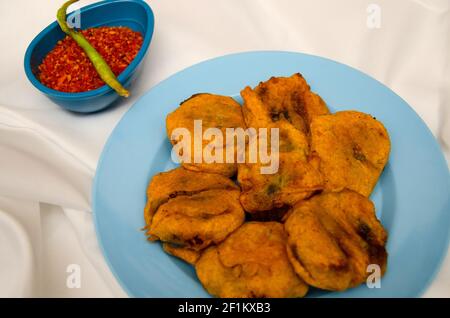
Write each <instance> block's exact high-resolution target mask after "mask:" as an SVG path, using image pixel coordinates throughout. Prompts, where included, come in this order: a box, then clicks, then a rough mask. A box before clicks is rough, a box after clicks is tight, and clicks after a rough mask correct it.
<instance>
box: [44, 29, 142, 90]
mask: <svg viewBox="0 0 450 318" xmlns="http://www.w3.org/2000/svg"><path fill="white" fill-rule="evenodd" d="M81 33H83V35H84V37H85V38H86V39H87V40H88V41H89V42H90V43H91V45H92V46H93V47H94V48H95V49H96V50H97V51H98V52H99V53H100V54H101V55H102V57H103V58H104V59H105V61H106V62H107V63H108V65H109V67H110V68H111V70H112V71H113V72H114V74H115V75H116V76H118V75H119V74H120V73H122V72H123V71H124V70H125V68H126V67H127V66H128V65H129V64H130V63H131V61H133V59H134V58H135V57H136V55H137V53H138V52H139V49H140V48H141V46H142V42H143V38H142V35H141V33H139V32H135V31H133V30H131V29H130V28H127V27H99V28H90V29H86V30H82V31H81ZM38 78H39V81H40V82H41V83H42V84H44V85H45V86H47V87H49V88H52V89H55V90H57V91H61V92H70V93H77V92H85V91H90V90H93V89H96V88H99V87H101V86H103V85H105V82H103V80H102V79H101V78H100V76H99V75H98V74H97V71H96V70H95V68H94V66H93V65H92V62H91V61H90V60H89V58H88V57H87V55H86V53H84V51H83V49H82V48H81V47H79V46H78V44H77V43H76V42H75V41H74V40H73V39H72V38H71V37H70V36H66V37H65V38H64V39H63V40H61V41H59V42H58V43H57V44H56V46H55V47H54V48H53V50H51V51H50V52H49V53H48V54H47V56H46V57H45V58H44V60H43V61H42V64H41V65H39V73H38Z"/></svg>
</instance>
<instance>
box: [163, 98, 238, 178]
mask: <svg viewBox="0 0 450 318" xmlns="http://www.w3.org/2000/svg"><path fill="white" fill-rule="evenodd" d="M195 120H202V128H203V131H205V130H207V129H208V128H218V129H220V130H221V131H222V134H223V135H224V136H225V132H226V128H243V129H245V124H244V119H243V117H242V108H241V106H240V105H239V104H238V103H237V102H236V101H235V100H234V99H233V98H231V97H228V96H220V95H213V94H196V95H193V96H192V97H191V98H189V99H188V100H186V101H184V102H183V103H181V105H180V107H178V108H177V109H176V110H175V111H174V112H172V113H170V114H169V115H168V116H167V119H166V129H167V135H168V137H169V139H170V140H171V142H172V144H173V145H175V144H177V142H179V141H180V140H172V139H171V138H172V132H173V131H174V130H175V129H176V128H186V129H188V131H189V132H190V133H191V136H192V137H191V148H190V149H188V150H190V153H189V155H187V157H188V158H190V163H187V162H184V163H182V165H183V167H185V168H186V169H189V170H193V171H203V172H209V173H218V174H222V175H225V176H229V177H231V176H233V175H235V174H236V171H237V166H236V163H235V162H236V161H234V163H226V151H225V140H224V150H223V158H222V163H218V162H212V163H207V162H201V163H195V162H194V137H193V136H194V121H195ZM210 142H211V141H209V140H202V150H204V149H205V146H207V145H208V143H210Z"/></svg>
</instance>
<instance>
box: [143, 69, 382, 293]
mask: <svg viewBox="0 0 450 318" xmlns="http://www.w3.org/2000/svg"><path fill="white" fill-rule="evenodd" d="M241 96H242V98H243V106H242V107H240V105H239V104H238V103H237V102H235V101H234V100H233V99H232V98H230V97H225V96H218V95H212V94H197V95H194V96H192V97H191V98H190V99H188V100H187V101H185V102H183V103H182V104H181V105H180V107H179V108H178V109H177V110H175V111H174V112H172V113H171V114H169V115H168V117H167V121H166V124H167V134H168V136H169V139H170V138H171V136H172V133H173V132H174V131H175V129H176V128H180V127H182V128H186V129H187V130H188V131H190V132H192V131H193V130H194V120H199V119H201V120H202V121H203V128H204V129H206V128H218V129H220V130H221V131H222V132H225V129H226V128H239V127H241V128H243V129H246V128H250V127H252V128H255V129H258V128H269V129H270V128H277V129H278V131H279V150H278V157H279V168H278V171H277V172H276V173H274V174H261V169H260V168H261V167H262V163H261V162H259V161H257V162H253V163H251V162H249V161H246V162H245V163H239V164H234V163H195V162H194V163H192V162H191V163H182V167H180V168H177V169H174V170H171V171H168V172H163V173H160V174H157V175H155V176H154V177H153V179H152V180H151V182H150V183H149V186H148V189H147V198H148V200H147V204H146V207H145V211H144V216H145V221H146V230H147V235H148V237H149V240H151V241H155V240H160V241H162V242H163V249H164V251H166V252H167V253H169V254H171V255H173V256H176V257H178V258H180V259H182V260H184V261H186V262H187V263H189V264H192V265H193V266H195V269H196V273H197V276H198V278H199V280H200V282H201V283H202V285H203V286H204V288H205V289H206V290H207V291H208V292H209V293H210V294H212V295H214V296H217V297H303V296H304V295H305V294H306V293H307V291H308V285H309V286H313V287H316V288H321V289H325V290H336V291H342V290H346V289H348V288H352V287H355V286H358V285H360V284H361V283H364V282H365V280H366V279H367V277H368V275H369V273H368V272H367V268H368V266H369V265H372V264H376V265H378V266H379V267H380V271H381V274H382V275H383V274H384V273H385V271H386V266H387V251H386V248H385V246H386V242H387V233H386V231H385V230H384V228H383V226H382V225H381V223H380V221H379V220H378V219H377V217H376V214H375V207H374V205H373V203H372V202H371V201H370V199H369V196H370V194H371V193H372V191H373V189H374V187H375V185H376V183H377V181H378V179H379V177H380V175H381V173H382V171H383V169H384V167H385V165H386V163H387V161H388V157H389V152H390V141H389V135H388V133H387V131H386V129H385V128H384V126H383V124H382V123H381V122H379V121H378V120H376V119H375V118H373V117H372V116H370V115H367V114H364V113H361V112H357V111H341V112H337V113H334V114H330V112H329V110H328V107H327V106H326V104H325V102H324V101H323V100H322V99H321V98H320V96H318V95H317V94H315V93H313V92H312V91H311V90H310V87H309V85H308V84H307V82H306V81H305V79H304V78H303V77H302V76H301V75H300V74H294V75H293V76H291V77H272V78H271V79H269V80H268V81H267V82H264V83H260V84H259V85H258V86H257V87H256V88H254V89H252V88H250V87H246V88H245V89H244V90H242V92H241ZM171 142H172V143H173V144H174V145H176V144H177V142H180V140H171ZM252 142H258V140H256V141H255V140H251V139H249V140H248V141H247V146H250V145H251V143H252ZM202 147H205V143H203V144H202ZM234 152H235V155H236V153H237V150H236V149H235V150H234ZM224 153H225V151H224ZM180 155H181V154H180ZM192 156H193V153H192V149H191V153H189V154H188V157H190V158H192ZM236 173H237V183H238V185H237V184H236V183H235V181H233V180H231V179H230V177H233V176H234V175H236ZM246 216H247V221H246V222H245V221H244V219H245V217H246Z"/></svg>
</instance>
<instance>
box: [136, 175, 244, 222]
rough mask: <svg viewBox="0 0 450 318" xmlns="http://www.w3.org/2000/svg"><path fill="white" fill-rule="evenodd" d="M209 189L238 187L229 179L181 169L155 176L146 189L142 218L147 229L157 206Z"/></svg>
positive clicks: (233, 188)
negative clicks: (145, 202) (181, 196)
mask: <svg viewBox="0 0 450 318" xmlns="http://www.w3.org/2000/svg"><path fill="white" fill-rule="evenodd" d="M211 189H230V190H237V189H239V187H238V186H237V185H236V184H235V183H234V182H233V181H231V180H230V179H228V178H226V177H224V176H221V175H217V174H212V173H198V172H192V171H189V170H186V169H184V168H182V167H179V168H176V169H173V170H170V171H167V172H161V173H158V174H156V175H155V176H154V177H153V178H152V180H151V181H150V183H149V185H148V188H147V204H146V206H145V209H144V218H145V223H146V225H147V228H149V227H150V226H151V223H152V219H153V215H154V214H155V212H156V210H157V209H158V208H159V206H160V205H161V204H163V203H166V202H167V201H168V200H169V199H171V198H175V197H177V196H179V195H192V194H195V193H199V192H202V191H205V190H211Z"/></svg>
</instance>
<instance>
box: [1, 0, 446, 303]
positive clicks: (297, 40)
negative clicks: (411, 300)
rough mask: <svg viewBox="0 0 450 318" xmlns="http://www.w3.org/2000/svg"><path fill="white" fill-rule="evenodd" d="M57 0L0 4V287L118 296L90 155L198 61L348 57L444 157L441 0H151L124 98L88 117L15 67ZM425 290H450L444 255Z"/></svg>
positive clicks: (8, 292)
mask: <svg viewBox="0 0 450 318" xmlns="http://www.w3.org/2000/svg"><path fill="white" fill-rule="evenodd" d="M61 2H62V0H61V1H54V0H45V1H44V0H40V1H35V0H15V1H13V2H10V1H1V2H0V43H1V45H2V50H1V51H2V53H1V58H0V70H1V72H0V255H2V257H1V258H0V296H12V297H24V296H25V297H30V296H40V297H43V296H48V297H125V296H126V294H125V293H124V292H123V291H122V289H121V288H120V286H119V285H118V283H117V282H116V280H115V279H114V277H113V276H112V274H111V272H110V270H109V269H108V267H107V265H106V263H105V261H104V259H103V256H102V254H101V252H100V250H99V248H98V245H97V241H96V237H95V231H94V229H93V223H92V214H91V198H90V191H91V182H92V178H93V176H94V174H95V169H96V165H97V161H98V158H99V156H100V153H101V150H102V147H103V145H104V144H105V142H106V140H107V137H108V136H109V134H110V133H111V131H112V129H113V128H114V126H115V124H116V123H117V122H118V120H119V119H120V118H121V117H122V115H123V114H124V113H125V112H126V111H127V109H128V108H129V107H130V106H131V105H132V104H133V103H134V102H135V101H136V99H137V98H139V96H141V95H142V94H143V93H144V92H145V91H147V90H149V89H150V88H151V87H152V86H154V85H155V84H156V83H158V82H160V81H161V80H163V79H165V78H167V77H168V76H170V75H171V74H173V73H175V72H177V71H179V70H181V69H183V68H185V67H188V66H190V65H192V64H194V63H197V62H200V61H203V60H205V59H209V58H212V57H217V56H221V55H224V54H228V53H235V52H242V51H250V50H288V51H298V52H304V53H309V54H315V55H320V56H324V57H327V58H330V59H333V60H336V61H339V62H342V63H345V64H348V65H350V66H353V67H355V68H357V69H359V70H361V71H363V72H365V73H367V74H369V75H371V76H372V77H374V78H376V79H377V80H379V81H381V82H382V83H384V84H385V85H387V86H388V87H390V88H391V89H392V90H394V91H395V92H396V93H397V94H399V95H400V96H402V97H403V98H404V99H405V100H406V101H407V102H408V103H409V104H410V105H411V106H412V107H413V108H414V109H415V111H416V112H417V113H418V114H419V115H420V116H421V117H422V119H423V120H424V121H425V122H426V123H427V125H428V126H429V128H430V129H431V131H432V132H433V134H434V136H435V137H436V138H437V139H438V141H439V142H440V144H441V146H442V149H443V151H444V152H445V155H446V157H447V160H449V158H450V150H449V149H450V148H449V147H450V109H449V107H450V76H449V75H448V74H449V71H450V69H449V56H450V10H449V2H448V1H447V0H396V1H392V0H377V1H375V0H370V1H368V0H341V1H335V0H315V1H307V0H215V1H210V0H189V1H186V0H164V1H163V0H154V1H148V3H149V4H150V5H151V7H152V9H153V11H154V13H155V17H156V27H155V34H154V37H153V41H152V44H151V47H150V50H149V54H148V56H147V59H146V64H145V66H144V69H143V72H142V75H141V77H140V79H139V81H138V82H137V84H136V85H135V86H134V87H133V91H132V97H131V98H129V99H128V100H125V101H123V102H122V103H121V104H119V105H118V106H116V107H114V108H112V109H108V110H106V111H103V112H100V113H96V114H92V115H81V114H74V113H70V112H67V111H64V110H62V109H60V108H59V107H58V106H56V105H55V104H53V103H52V102H51V101H49V100H48V99H46V98H45V97H44V96H43V95H41V93H40V92H38V91H37V90H36V89H35V88H34V87H33V86H32V85H31V84H30V83H29V82H28V80H27V79H26V76H25V73H24V71H23V65H22V64H23V56H24V53H25V50H26V47H27V45H28V44H29V43H30V41H31V40H32V39H33V37H34V36H35V35H36V34H37V33H38V32H39V31H40V30H41V29H42V28H43V27H45V26H46V25H48V24H49V23H50V22H51V21H52V20H53V19H54V16H55V12H56V10H57V8H58V7H59V5H60V4H61ZM92 2H94V1H91V0H81V4H77V5H75V6H74V7H77V6H78V7H79V6H84V5H87V4H89V3H92ZM371 4H375V5H377V6H378V8H380V13H381V15H380V18H381V19H380V28H370V27H369V26H370V23H369V26H368V24H367V19H368V16H369V14H370V13H368V11H367V9H368V7H369V5H371ZM300 71H301V70H300ZM449 212H450V211H449ZM71 264H75V266H78V268H79V269H80V279H81V285H80V286H79V287H80V288H69V287H68V284H67V281H68V279H70V278H71V277H72V276H71V273H68V272H67V269H68V268H69V269H70V268H71V267H70V266H71ZM69 286H70V284H69ZM72 287H73V286H72ZM424 296H425V297H450V259H449V257H447V259H446V261H445V262H444V264H443V266H442V269H441V271H440V272H439V274H438V275H437V277H436V278H435V280H434V282H433V284H432V285H431V286H430V288H429V289H428V291H427V292H426V293H425V295H424Z"/></svg>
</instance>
